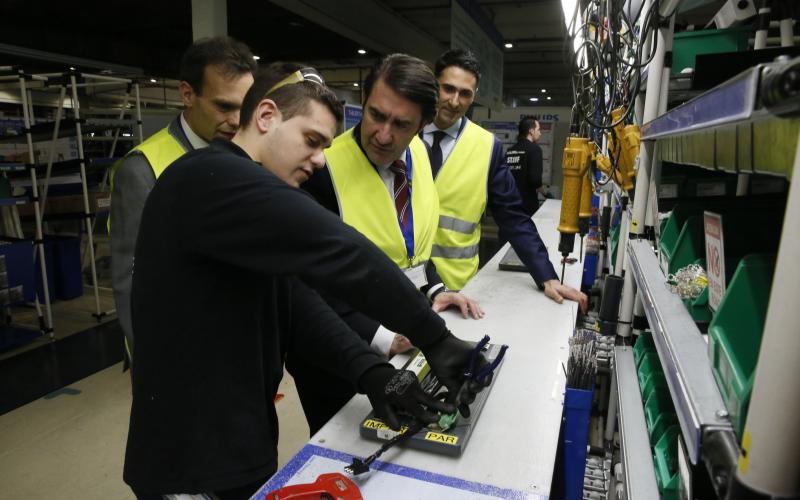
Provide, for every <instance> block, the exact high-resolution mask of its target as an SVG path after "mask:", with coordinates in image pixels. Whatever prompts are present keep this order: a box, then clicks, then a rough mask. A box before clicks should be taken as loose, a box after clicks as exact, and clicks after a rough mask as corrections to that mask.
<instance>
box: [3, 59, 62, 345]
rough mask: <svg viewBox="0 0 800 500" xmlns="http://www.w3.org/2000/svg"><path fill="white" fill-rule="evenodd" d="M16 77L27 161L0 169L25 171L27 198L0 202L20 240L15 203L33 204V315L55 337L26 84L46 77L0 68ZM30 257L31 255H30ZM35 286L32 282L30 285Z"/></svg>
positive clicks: (5, 77) (7, 75)
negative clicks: (37, 278)
mask: <svg viewBox="0 0 800 500" xmlns="http://www.w3.org/2000/svg"><path fill="white" fill-rule="evenodd" d="M14 80H16V81H17V82H18V83H19V92H20V100H21V102H22V117H23V127H24V129H23V130H24V132H25V139H24V142H25V143H26V144H27V147H28V163H26V164H22V163H0V171H2V173H3V176H4V177H8V174H9V173H13V172H20V173H23V172H25V171H27V172H28V174H29V175H30V179H31V197H30V198H27V197H26V198H25V199H24V200H18V199H16V198H9V199H5V200H3V205H8V206H10V207H11V211H12V217H13V218H14V222H15V224H14V226H15V227H14V229H13V231H14V232H16V236H17V237H18V238H20V239H23V238H24V234H22V226H21V224H20V222H19V213H18V211H17V206H18V205H20V204H22V203H31V204H33V210H34V218H35V225H36V233H35V239H34V242H33V243H34V253H35V254H38V257H39V270H40V273H41V281H42V289H43V292H44V293H43V295H44V312H43V311H42V307H41V305H40V303H39V297H38V293H37V294H35V296H34V304H35V307H36V314H37V316H38V317H39V326H40V328H41V330H42V333H43V334H46V335H49V336H50V338H51V339H53V338H55V337H54V335H53V311H52V308H51V305H50V291H49V288H48V280H47V266H46V262H45V252H44V239H43V236H42V208H41V205H40V200H39V183H38V181H37V176H36V168H35V158H34V154H33V134H32V131H31V122H32V116H31V111H32V110H33V106H32V104H31V102H30V94H29V93H28V83H29V82H31V81H34V80H38V81H45V80H46V78H45V77H42V76H36V75H31V74H28V73H25V72H24V71H22V70H21V69H19V68H14V67H10V66H4V67H0V81H11V82H13V81H14ZM31 258H34V261H35V257H34V256H31ZM34 286H35V285H34Z"/></svg>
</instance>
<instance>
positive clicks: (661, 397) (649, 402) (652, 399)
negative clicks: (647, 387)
mask: <svg viewBox="0 0 800 500" xmlns="http://www.w3.org/2000/svg"><path fill="white" fill-rule="evenodd" d="M664 413H675V407H674V406H673V405H672V396H670V393H669V391H655V392H653V393H652V394H650V396H648V397H647V399H646V400H645V402H644V419H645V422H647V428H648V429H652V428H653V427H654V426H655V424H656V421H657V420H658V417H660V416H661V415H662V414H664Z"/></svg>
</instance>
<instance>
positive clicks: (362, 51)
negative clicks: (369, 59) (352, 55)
mask: <svg viewBox="0 0 800 500" xmlns="http://www.w3.org/2000/svg"><path fill="white" fill-rule="evenodd" d="M358 53H359V54H361V55H362V56H363V55H364V54H366V53H367V51H366V50H364V49H358Z"/></svg>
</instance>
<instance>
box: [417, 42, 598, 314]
mask: <svg viewBox="0 0 800 500" xmlns="http://www.w3.org/2000/svg"><path fill="white" fill-rule="evenodd" d="M434 72H435V74H436V78H437V81H438V84H439V110H438V112H437V114H436V118H435V119H434V121H433V123H431V124H429V125H427V126H426V127H425V128H423V130H422V134H421V135H422V139H423V140H424V141H425V142H426V143H427V144H428V145H429V146H430V148H431V149H430V158H431V169H432V171H433V175H434V179H435V184H436V189H437V192H438V194H439V228H438V231H437V234H436V238H435V240H434V244H433V250H432V252H431V257H432V260H433V261H434V263H435V264H436V269H437V271H438V273H439V275H440V276H441V277H442V279H443V280H444V283H445V284H446V285H447V287H448V288H449V289H454V290H459V289H461V288H463V287H464V286H465V285H466V284H467V282H468V281H469V280H470V279H471V278H472V277H473V276H474V275H475V274H476V273H477V272H478V248H479V244H480V236H481V225H480V221H481V218H482V216H483V213H484V211H485V210H486V208H489V209H490V210H491V213H492V216H493V217H494V220H495V222H496V223H497V225H498V227H499V229H500V237H501V238H502V239H505V240H508V241H510V242H511V246H512V247H513V248H514V250H515V251H516V253H517V255H518V256H519V258H520V260H521V261H522V262H523V263H524V264H525V265H526V267H527V268H528V272H529V273H530V274H531V276H532V277H533V279H534V281H535V282H536V284H537V286H538V287H539V288H540V289H541V290H543V291H544V293H545V295H547V296H548V297H549V298H551V299H552V300H554V301H556V302H558V303H561V302H563V301H564V299H565V298H566V299H570V300H574V301H576V302H578V303H579V304H580V307H581V309H582V310H584V311H585V310H586V308H587V305H588V299H587V297H586V295H585V294H583V293H582V292H580V291H579V290H576V289H574V288H572V287H570V286H568V285H564V284H562V283H561V282H560V281H559V280H558V275H557V274H556V271H555V269H554V268H553V265H552V264H551V262H550V258H549V256H548V254H547V248H546V247H545V245H544V242H542V239H541V237H540V236H539V233H538V232H537V230H536V226H535V224H534V223H533V221H532V220H531V219H530V218H529V216H527V215H526V214H525V211H524V208H523V205H522V200H521V198H520V195H519V191H518V190H517V186H516V184H515V182H514V177H513V175H512V174H511V172H510V171H509V169H508V166H507V165H506V164H505V162H504V158H503V149H502V145H501V143H500V141H499V139H497V138H496V137H494V136H493V135H492V134H491V133H490V132H488V131H487V130H485V129H483V128H482V127H481V126H479V125H477V124H475V123H474V122H472V121H471V120H470V119H469V118H467V117H466V116H465V115H466V113H467V111H468V110H469V108H470V106H471V105H472V103H473V102H474V100H475V96H476V93H477V91H478V83H479V82H480V76H481V72H480V65H479V63H478V60H477V58H476V57H475V56H474V54H472V53H471V52H470V51H467V50H462V49H453V50H449V51H447V52H445V53H444V54H443V55H442V56H441V57H440V58H439V59H438V60H437V61H436V65H435V70H434Z"/></svg>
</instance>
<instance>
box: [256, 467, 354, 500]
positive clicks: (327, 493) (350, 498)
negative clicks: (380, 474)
mask: <svg viewBox="0 0 800 500" xmlns="http://www.w3.org/2000/svg"><path fill="white" fill-rule="evenodd" d="M312 498H313V499H327V500H363V499H364V497H362V496H361V491H360V490H359V489H358V486H356V483H354V482H353V481H351V480H350V479H349V478H348V477H347V476H345V475H344V474H339V473H338V472H332V473H330V474H320V476H319V477H317V480H316V481H314V482H313V483H306V484H293V485H292V486H284V487H283V488H278V489H277V490H275V491H271V492H269V493H267V495H266V496H265V497H264V500H311V499H312Z"/></svg>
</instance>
